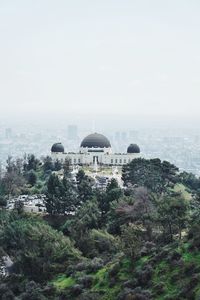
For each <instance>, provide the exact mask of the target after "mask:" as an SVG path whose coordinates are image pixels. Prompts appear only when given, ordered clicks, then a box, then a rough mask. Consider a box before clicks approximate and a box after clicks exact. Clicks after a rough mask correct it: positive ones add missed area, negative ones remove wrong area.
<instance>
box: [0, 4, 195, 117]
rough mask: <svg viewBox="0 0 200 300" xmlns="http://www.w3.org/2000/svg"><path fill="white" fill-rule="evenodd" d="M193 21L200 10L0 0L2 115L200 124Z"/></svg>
mask: <svg viewBox="0 0 200 300" xmlns="http://www.w3.org/2000/svg"><path fill="white" fill-rule="evenodd" d="M199 16H200V1H199V0H187V1H186V0H167V1H164V0H13V1H11V0H0V104H1V106H0V108H1V109H0V110H1V114H3V113H5V112H6V113H7V114H9V113H15V114H16V113H20V112H26V113H27V112H29V113H30V112H31V114H32V112H33V113H35V112H37V111H40V112H46V113H52V112H53V111H54V112H56V113H57V115H59V113H60V114H63V113H76V112H77V113H83V114H84V113H92V114H93V113H104V112H106V113H107V114H108V113H112V114H115V113H116V114H119V113H121V114H124V115H126V114H129V115H130V114H132V115H140V114H145V115H156V114H159V115H160V114H167V115H168V114H173V115H187V114H190V115H192V114H195V115H200V110H199V108H200V17H199ZM8 112H9V113H8Z"/></svg>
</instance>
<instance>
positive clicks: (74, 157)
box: [52, 152, 141, 166]
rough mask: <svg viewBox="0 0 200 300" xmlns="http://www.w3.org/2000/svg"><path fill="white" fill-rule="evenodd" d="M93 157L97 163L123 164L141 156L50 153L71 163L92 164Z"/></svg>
mask: <svg viewBox="0 0 200 300" xmlns="http://www.w3.org/2000/svg"><path fill="white" fill-rule="evenodd" d="M94 157H96V160H97V162H98V164H104V165H113V166H114V165H117V166H118V165H125V164H127V163H129V162H130V161H132V160H133V159H135V158H138V157H141V154H140V153H134V154H128V153H124V154H120V153H119V154H117V153H113V154H106V153H102V152H89V153H52V159H53V160H54V161H55V160H57V159H58V160H60V161H61V162H64V161H65V159H66V158H67V159H69V161H70V163H71V164H72V165H79V164H80V165H92V164H93V163H94Z"/></svg>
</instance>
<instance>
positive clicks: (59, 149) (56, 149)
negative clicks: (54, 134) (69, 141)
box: [51, 143, 65, 153]
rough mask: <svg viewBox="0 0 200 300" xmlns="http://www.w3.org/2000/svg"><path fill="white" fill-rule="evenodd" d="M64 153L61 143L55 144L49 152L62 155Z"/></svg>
mask: <svg viewBox="0 0 200 300" xmlns="http://www.w3.org/2000/svg"><path fill="white" fill-rule="evenodd" d="M64 151H65V149H64V147H63V145H62V144H61V143H55V144H53V146H52V147H51V152H62V153H63V152H64Z"/></svg>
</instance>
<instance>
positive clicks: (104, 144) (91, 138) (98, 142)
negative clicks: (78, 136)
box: [81, 132, 111, 148]
mask: <svg viewBox="0 0 200 300" xmlns="http://www.w3.org/2000/svg"><path fill="white" fill-rule="evenodd" d="M81 147H84V148H110V147H111V144H110V141H109V140H108V139H107V137H105V136H104V135H103V134H100V133H96V132H95V133H92V134H89V135H88V136H86V137H85V138H84V139H83V141H82V143H81Z"/></svg>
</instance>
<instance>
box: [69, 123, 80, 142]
mask: <svg viewBox="0 0 200 300" xmlns="http://www.w3.org/2000/svg"><path fill="white" fill-rule="evenodd" d="M67 137H68V139H69V140H76V139H77V137H78V128H77V126H76V125H69V126H68V128H67Z"/></svg>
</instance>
